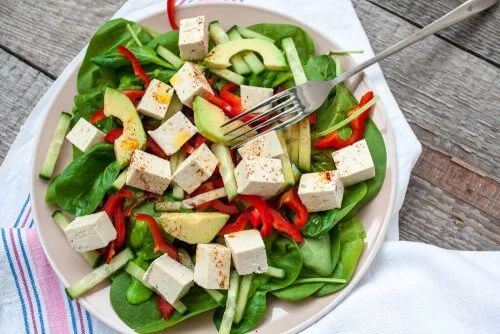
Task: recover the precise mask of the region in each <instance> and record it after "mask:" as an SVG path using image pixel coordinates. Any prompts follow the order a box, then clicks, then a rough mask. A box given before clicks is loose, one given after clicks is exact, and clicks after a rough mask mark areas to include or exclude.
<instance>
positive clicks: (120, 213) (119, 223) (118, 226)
mask: <svg viewBox="0 0 500 334" xmlns="http://www.w3.org/2000/svg"><path fill="white" fill-rule="evenodd" d="M124 202H125V198H121V199H120V202H119V204H118V206H117V207H116V209H115V212H114V214H113V225H114V226H115V230H116V239H115V240H114V248H115V250H116V249H121V248H122V247H123V244H124V243H125V233H126V225H125V213H124V210H123V204H124Z"/></svg>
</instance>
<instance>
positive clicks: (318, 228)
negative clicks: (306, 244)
mask: <svg viewBox="0 0 500 334" xmlns="http://www.w3.org/2000/svg"><path fill="white" fill-rule="evenodd" d="M367 189H368V188H367V186H366V183H365V182H361V183H357V184H355V185H352V186H350V187H348V188H346V189H345V190H344V197H343V198H342V206H341V207H340V208H337V209H333V210H329V211H322V212H316V213H311V214H309V219H308V221H307V224H306V226H305V227H304V228H303V230H302V233H303V234H304V235H305V236H307V237H312V238H317V237H320V236H322V235H325V234H326V233H328V232H329V231H330V230H331V229H332V228H333V227H334V226H335V225H336V224H337V223H338V222H340V221H341V220H342V219H344V218H345V217H346V216H347V215H348V214H350V213H351V212H353V210H354V209H355V208H356V207H358V203H360V202H361V201H363V200H364V198H365V197H366V194H367Z"/></svg>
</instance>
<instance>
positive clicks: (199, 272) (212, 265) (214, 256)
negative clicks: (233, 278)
mask: <svg viewBox="0 0 500 334" xmlns="http://www.w3.org/2000/svg"><path fill="white" fill-rule="evenodd" d="M230 270H231V250H230V249H229V248H227V247H224V246H222V245H219V244H199V245H198V246H197V247H196V265H195V267H194V282H195V283H196V284H198V285H199V286H201V287H202V288H205V289H224V290H227V289H228V288H229V272H230Z"/></svg>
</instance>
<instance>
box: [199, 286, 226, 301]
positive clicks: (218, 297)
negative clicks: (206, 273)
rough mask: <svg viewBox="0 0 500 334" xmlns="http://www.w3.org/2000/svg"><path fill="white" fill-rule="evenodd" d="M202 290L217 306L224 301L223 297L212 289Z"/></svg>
mask: <svg viewBox="0 0 500 334" xmlns="http://www.w3.org/2000/svg"><path fill="white" fill-rule="evenodd" d="M204 290H205V291H206V292H207V293H208V294H209V295H210V297H212V298H213V299H214V300H215V301H216V302H217V304H221V303H222V301H223V300H224V295H223V294H222V293H220V292H219V291H217V290H214V289H204Z"/></svg>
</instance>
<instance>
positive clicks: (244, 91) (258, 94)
mask: <svg viewBox="0 0 500 334" xmlns="http://www.w3.org/2000/svg"><path fill="white" fill-rule="evenodd" d="M273 95H274V90H273V89H272V88H262V87H254V86H245V85H241V86H240V96H241V106H242V107H243V110H248V109H250V108H252V107H253V106H255V105H257V104H259V103H261V102H262V101H264V100H267V99H268V98H270V97H271V96H273ZM269 109H271V105H268V106H266V107H262V108H260V109H258V110H257V111H256V112H257V113H261V112H264V111H268V110H269Z"/></svg>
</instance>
